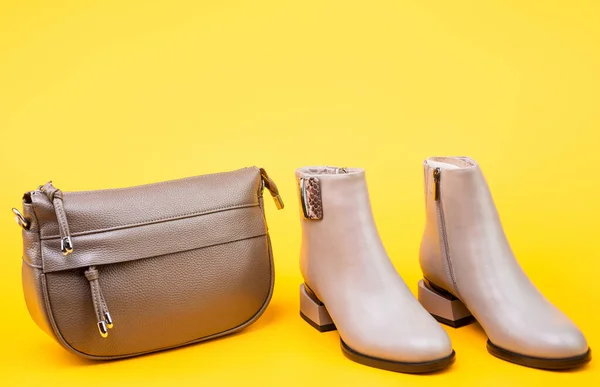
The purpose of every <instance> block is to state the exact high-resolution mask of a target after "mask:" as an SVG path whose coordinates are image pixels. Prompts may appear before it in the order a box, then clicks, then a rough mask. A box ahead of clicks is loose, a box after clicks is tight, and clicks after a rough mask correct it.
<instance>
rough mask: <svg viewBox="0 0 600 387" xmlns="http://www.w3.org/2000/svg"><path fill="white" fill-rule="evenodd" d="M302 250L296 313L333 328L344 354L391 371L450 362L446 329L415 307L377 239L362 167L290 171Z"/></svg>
mask: <svg viewBox="0 0 600 387" xmlns="http://www.w3.org/2000/svg"><path fill="white" fill-rule="evenodd" d="M296 177H297V179H298V182H299V188H300V199H301V200H300V201H301V203H300V205H301V214H300V218H301V223H302V251H301V259H300V266H301V270H302V275H303V277H304V280H305V282H304V284H302V285H301V286H300V314H301V316H302V317H303V318H304V320H306V321H307V322H308V323H309V324H310V325H312V326H313V327H315V328H316V329H318V330H319V331H321V332H325V331H329V330H333V329H336V328H337V330H338V332H339V335H340V338H341V347H342V351H343V353H344V354H345V355H346V356H347V357H348V358H350V359H351V360H354V361H356V362H358V363H361V364H365V365H368V366H371V367H377V368H382V369H387V370H391V371H397V372H408V373H420V372H432V371H436V370H439V369H442V368H445V367H447V366H449V365H450V364H452V362H453V361H454V351H453V350H452V345H451V343H450V339H449V337H448V335H447V334H446V332H445V331H444V330H443V329H442V328H441V327H440V326H439V324H437V323H436V321H435V320H434V319H433V318H432V317H431V316H430V315H429V313H427V311H426V310H424V309H423V307H421V305H420V304H419V302H418V301H417V300H416V298H415V297H414V296H413V295H412V293H411V292H410V290H409V289H408V287H407V286H406V284H405V283H404V281H403V280H402V278H400V276H399V275H398V273H397V272H396V270H395V268H394V266H393V265H392V263H391V261H390V259H389V258H388V255H387V253H386V251H385V249H384V247H383V244H382V243H381V240H380V239H379V234H378V233H377V229H376V227H375V222H374V220H373V215H372V213H371V205H370V202H369V195H368V192H367V184H366V181H365V172H364V170H362V169H346V168H331V167H307V168H301V169H299V170H297V172H296Z"/></svg>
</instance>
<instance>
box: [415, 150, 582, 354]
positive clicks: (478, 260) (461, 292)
mask: <svg viewBox="0 0 600 387" xmlns="http://www.w3.org/2000/svg"><path fill="white" fill-rule="evenodd" d="M433 159H434V160H437V161H443V162H445V163H451V164H454V165H456V166H458V167H459V168H458V169H455V168H453V169H444V168H442V169H441V170H439V175H440V177H439V183H437V184H438V190H439V192H440V193H439V198H438V200H436V201H434V200H433V197H434V195H433V191H434V188H433V184H432V179H431V178H429V177H430V176H433V173H434V169H435V168H437V167H436V166H435V165H434V166H432V165H430V164H429V161H430V159H427V160H426V161H425V163H424V166H423V167H424V170H425V175H426V177H427V180H426V181H428V182H429V183H428V184H427V189H426V193H427V195H426V198H425V199H426V201H427V212H428V213H427V223H426V226H425V232H424V236H423V240H422V242H421V253H420V264H421V268H422V270H423V275H424V276H425V278H427V279H428V280H431V281H433V282H434V283H435V284H436V285H437V286H440V287H442V288H443V289H444V290H445V291H447V292H450V293H452V294H453V295H454V296H456V297H458V298H459V299H460V300H461V301H462V302H463V303H464V304H465V306H466V307H467V308H469V311H470V312H471V313H472V314H473V316H475V318H476V319H477V321H479V323H480V324H481V325H482V327H483V329H484V330H485V332H486V333H487V335H488V336H489V339H490V341H491V342H492V343H494V344H495V345H496V346H498V347H501V348H503V349H505V350H507V351H511V352H513V353H517V354H520V355H524V356H530V357H537V358H550V359H565V358H572V357H575V356H579V355H583V354H585V353H586V352H587V351H588V349H589V347H588V343H587V342H586V339H585V336H584V334H583V333H582V332H581V331H580V330H579V328H578V327H577V326H576V325H575V324H574V323H573V322H572V321H571V320H570V319H569V317H568V316H567V315H565V314H564V313H563V312H561V311H560V309H558V308H557V307H556V306H554V305H553V304H552V303H551V302H550V301H549V300H548V299H547V298H546V297H544V295H543V294H542V293H541V292H540V291H539V290H538V289H537V288H536V287H535V285H534V284H533V283H532V282H531V280H530V279H529V277H528V276H527V273H526V272H525V271H524V270H523V269H522V268H521V266H520V265H519V261H518V260H517V259H516V257H515V255H514V254H513V252H512V249H511V246H510V243H509V241H508V240H507V238H506V235H505V233H504V229H503V227H502V223H501V221H500V217H499V214H498V211H497V210H496V205H495V203H494V200H493V198H492V194H491V192H490V189H489V187H488V183H487V181H486V179H485V177H484V172H483V171H482V170H481V168H480V167H479V165H478V164H477V162H476V161H475V160H473V159H469V158H463V157H454V158H453V157H439V158H438V157H434V158H433ZM432 202H435V203H434V204H433V205H432ZM432 211H433V212H434V214H433V215H432V214H430V213H429V212H432ZM437 213H442V214H443V216H439V215H435V214H437ZM436 216H437V217H438V220H437V221H436V222H435V223H434V224H430V222H429V220H430V219H431V218H435V217H436ZM438 227H439V228H440V230H443V231H440V234H442V235H443V238H445V242H444V244H445V246H446V247H445V251H446V253H445V255H442V256H440V254H439V253H438V254H437V255H435V254H433V255H432V254H431V253H432V252H433V251H434V248H433V247H432V246H438V245H439V244H440V236H438V235H435V236H434V240H432V236H433V234H434V233H432V232H431V231H430V230H429V229H437V228H438ZM428 245H430V246H428ZM443 266H445V267H446V273H445V278H444V281H443V282H442V283H443V284H444V285H441V284H439V283H438V282H436V281H437V278H435V279H433V277H437V275H438V274H439V272H440V271H441V270H440V269H441V267H443ZM434 274H435V276H434Z"/></svg>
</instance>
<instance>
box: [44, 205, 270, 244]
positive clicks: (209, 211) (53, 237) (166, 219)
mask: <svg viewBox="0 0 600 387" xmlns="http://www.w3.org/2000/svg"><path fill="white" fill-rule="evenodd" d="M251 207H259V205H258V204H256V203H247V204H236V205H232V206H225V207H217V208H213V209H210V210H204V211H200V212H190V213H187V214H183V215H177V216H175V217H165V218H157V219H150V220H146V221H143V222H138V223H129V224H124V225H120V226H115V227H108V228H99V229H96V230H88V231H81V232H76V233H72V234H71V236H81V235H89V234H96V233H98V234H99V233H103V232H108V231H115V230H123V229H126V228H131V227H137V226H144V225H149V224H153V223H163V222H169V221H172V220H179V219H185V218H193V217H196V216H200V215H207V214H212V213H217V212H223V211H229V210H235V209H238V208H251ZM58 238H60V235H56V234H54V235H52V236H44V237H40V239H41V240H43V241H46V240H51V239H58Z"/></svg>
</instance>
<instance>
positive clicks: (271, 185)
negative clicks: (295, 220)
mask: <svg viewBox="0 0 600 387" xmlns="http://www.w3.org/2000/svg"><path fill="white" fill-rule="evenodd" d="M260 177H261V179H262V184H263V187H264V188H266V189H268V190H269V192H270V193H271V196H273V200H274V201H275V206H276V207H277V209H278V210H281V209H283V207H285V205H284V204H283V199H281V196H280V195H279V189H278V188H277V185H276V184H275V182H274V181H273V179H271V178H270V177H269V175H268V174H267V171H265V169H264V168H260Z"/></svg>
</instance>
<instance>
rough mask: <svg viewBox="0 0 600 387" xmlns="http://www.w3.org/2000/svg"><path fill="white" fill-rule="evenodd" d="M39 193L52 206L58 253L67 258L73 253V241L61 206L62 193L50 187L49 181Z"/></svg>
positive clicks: (62, 205) (63, 208)
mask: <svg viewBox="0 0 600 387" xmlns="http://www.w3.org/2000/svg"><path fill="white" fill-rule="evenodd" d="M40 191H42V192H44V193H45V194H46V196H48V199H50V201H51V202H52V205H53V206H54V212H55V213H56V219H57V221H58V231H59V232H60V251H61V252H62V254H63V255H65V256H67V255H69V254H71V253H72V252H73V241H72V240H71V232H70V231H69V222H67V214H66V213H65V207H64V204H63V193H62V191H61V190H59V189H58V188H56V187H54V186H53V185H52V182H51V181H49V182H47V183H46V184H45V185H43V186H42V187H40Z"/></svg>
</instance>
